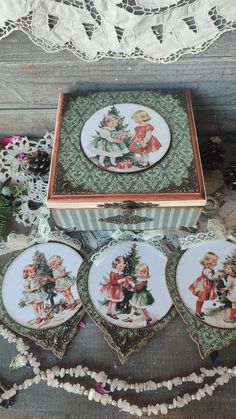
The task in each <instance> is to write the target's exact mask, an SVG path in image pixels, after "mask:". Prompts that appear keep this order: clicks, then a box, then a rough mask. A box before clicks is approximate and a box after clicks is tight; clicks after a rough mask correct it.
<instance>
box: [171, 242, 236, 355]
mask: <svg viewBox="0 0 236 419" xmlns="http://www.w3.org/2000/svg"><path fill="white" fill-rule="evenodd" d="M167 283H168V287H169V291H170V294H171V296H172V299H173V302H174V304H175V307H176V309H177V310H178V312H179V313H180V315H181V316H182V318H183V320H184V321H185V323H186V325H187V329H188V331H189V333H190V335H191V337H192V338H193V340H194V341H195V342H196V343H197V344H198V347H199V351H200V354H201V356H202V357H203V358H205V357H207V356H209V355H210V354H211V353H212V352H214V351H216V350H219V349H222V348H223V347H224V346H227V345H229V343H230V342H231V341H232V340H234V339H236V245H235V244H234V243H232V242H231V241H227V240H223V239H212V240H206V241H203V242H201V243H199V244H195V245H193V246H192V247H190V248H189V249H187V250H186V251H177V252H175V254H173V255H172V256H171V258H170V261H169V264H168V269H167Z"/></svg>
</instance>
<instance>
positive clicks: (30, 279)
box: [21, 265, 48, 324]
mask: <svg viewBox="0 0 236 419" xmlns="http://www.w3.org/2000/svg"><path fill="white" fill-rule="evenodd" d="M23 278H24V292H23V294H24V296H23V299H22V300H21V301H23V302H24V303H25V304H31V305H32V307H33V310H34V315H35V322H36V324H40V323H41V322H42V321H43V320H44V319H45V317H44V316H45V311H44V301H45V300H46V299H47V298H48V294H47V293H46V291H44V290H43V289H42V288H41V283H40V277H39V276H38V275H37V268H36V266H34V265H26V266H25V267H24V269H23Z"/></svg>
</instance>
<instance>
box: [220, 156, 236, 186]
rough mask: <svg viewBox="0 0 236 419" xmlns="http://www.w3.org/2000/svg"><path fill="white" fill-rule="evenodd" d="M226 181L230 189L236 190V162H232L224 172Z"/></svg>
mask: <svg viewBox="0 0 236 419" xmlns="http://www.w3.org/2000/svg"><path fill="white" fill-rule="evenodd" d="M223 176H224V183H225V185H226V186H227V187H228V188H229V189H233V190H236V162H233V163H230V166H229V167H227V168H226V169H225V170H224V172H223Z"/></svg>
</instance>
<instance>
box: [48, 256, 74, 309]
mask: <svg viewBox="0 0 236 419" xmlns="http://www.w3.org/2000/svg"><path fill="white" fill-rule="evenodd" d="M62 263H63V259H62V258H61V256H59V255H53V256H52V257H50V258H49V259H48V262H47V264H48V266H49V267H50V268H51V269H52V273H53V278H50V281H53V282H55V291H56V292H57V293H58V294H62V295H63V297H64V299H65V301H66V308H70V309H73V308H75V306H76V304H75V299H74V297H73V294H72V292H71V287H72V285H74V283H75V278H74V277H73V276H71V275H70V274H69V273H68V272H67V271H66V269H65V267H64V266H63V265H62Z"/></svg>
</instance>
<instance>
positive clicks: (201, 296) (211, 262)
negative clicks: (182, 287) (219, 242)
mask: <svg viewBox="0 0 236 419" xmlns="http://www.w3.org/2000/svg"><path fill="white" fill-rule="evenodd" d="M218 259H219V256H217V255H216V254H215V253H213V252H207V253H206V254H205V255H204V256H203V258H202V260H201V261H200V264H201V265H202V266H203V269H202V273H201V275H200V276H199V277H198V278H197V279H196V280H195V281H194V282H193V283H192V284H191V285H190V287H189V291H191V292H192V293H193V295H195V296H196V297H197V301H196V309H195V313H196V315H197V316H198V317H204V313H203V312H202V306H203V304H204V302H205V301H207V300H216V299H217V292H216V291H217V287H216V280H217V279H218V278H219V273H215V270H214V268H215V266H216V265H217V261H218Z"/></svg>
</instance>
